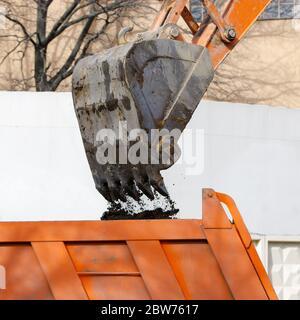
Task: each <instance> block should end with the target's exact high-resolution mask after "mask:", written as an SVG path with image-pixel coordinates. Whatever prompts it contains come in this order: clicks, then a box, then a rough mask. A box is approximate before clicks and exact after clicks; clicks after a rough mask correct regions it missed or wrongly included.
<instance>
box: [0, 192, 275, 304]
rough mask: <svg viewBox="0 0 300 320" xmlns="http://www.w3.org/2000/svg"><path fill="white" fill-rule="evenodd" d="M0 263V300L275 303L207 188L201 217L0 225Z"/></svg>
mask: <svg viewBox="0 0 300 320" xmlns="http://www.w3.org/2000/svg"><path fill="white" fill-rule="evenodd" d="M221 201H222V202H224V203H225V204H226V205H227V206H228V208H229V210H230V212H231V215H232V217H233V222H230V220H229V219H228V218H227V216H226V214H225V211H224V209H223V207H222V205H221ZM0 265H2V266H3V267H4V268H5V270H6V277H5V278H6V289H5V290H0V299H82V300H85V299H277V297H276V294H275V292H274V289H273V287H272V285H271V283H270V280H269V278H268V276H267V274H266V272H265V270H264V268H263V266H262V264H261V262H260V259H259V258H258V256H257V253H256V251H255V248H254V245H253V243H252V241H251V238H250V235H249V233H248V231H247V229H246V227H245V225H244V223H243V220H242V219H241V216H240V214H239V212H238V210H237V208H236V206H235V205H234V203H233V201H232V199H231V198H229V197H228V196H226V195H223V194H219V193H215V192H214V191H213V190H210V189H205V190H204V191H203V219H202V220H131V221H128V220H127V221H120V220H119V221H78V222H77V221H76V222H3V223H0Z"/></svg>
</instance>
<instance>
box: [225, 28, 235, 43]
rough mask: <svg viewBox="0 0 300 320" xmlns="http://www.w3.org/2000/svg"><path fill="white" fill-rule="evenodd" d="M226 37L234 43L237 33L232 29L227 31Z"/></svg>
mask: <svg viewBox="0 0 300 320" xmlns="http://www.w3.org/2000/svg"><path fill="white" fill-rule="evenodd" d="M226 37H227V39H228V40H230V41H232V40H234V39H235V38H236V32H235V30H234V28H232V27H231V28H228V29H227V30H226Z"/></svg>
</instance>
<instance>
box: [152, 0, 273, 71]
mask: <svg viewBox="0 0 300 320" xmlns="http://www.w3.org/2000/svg"><path fill="white" fill-rule="evenodd" d="M199 1H200V0H199ZM270 2H271V0H238V1H237V0H225V1H221V2H220V3H221V4H222V5H219V6H218V7H216V6H215V5H214V4H213V2H212V1H211V0H203V4H204V5H205V6H206V8H207V11H208V12H209V13H210V15H211V18H212V22H210V23H208V25H206V26H204V25H201V24H200V25H198V24H197V23H196V22H195V21H194V19H193V18H192V15H191V13H190V11H189V10H188V3H189V1H188V0H165V1H164V2H163V4H162V8H161V10H160V11H159V13H158V15H157V17H156V18H155V20H154V22H153V24H152V26H151V30H156V29H157V28H159V27H161V26H163V25H166V24H169V23H173V24H177V23H178V20H179V18H180V17H182V18H183V20H184V21H185V22H186V24H187V26H188V27H189V29H190V30H191V31H192V33H193V34H194V37H193V39H192V43H194V44H199V45H202V46H206V47H207V49H208V51H209V53H210V55H211V60H212V63H213V66H214V68H215V69H216V68H217V67H218V66H219V65H220V63H221V62H222V61H223V60H224V59H225V57H226V56H227V55H228V54H229V53H230V51H231V50H232V49H233V48H234V47H235V45H236V44H237V43H238V42H239V41H240V40H241V39H242V37H243V36H244V35H245V33H246V32H247V31H248V30H249V28H250V27H251V26H252V25H253V23H254V22H255V21H256V20H257V18H258V17H259V16H260V14H261V13H262V12H263V11H264V9H265V8H266V6H267V5H268V4H269V3H270ZM226 26H230V27H233V28H234V30H235V32H236V37H235V39H234V40H233V41H227V39H226V37H225V35H224V30H225V28H226ZM196 28H198V29H197V30H196ZM199 30H201V32H200V34H197V33H198V32H197V31H199ZM177 40H181V41H182V40H183V38H182V35H180V36H179V38H178V39H177ZM184 41H185V40H184Z"/></svg>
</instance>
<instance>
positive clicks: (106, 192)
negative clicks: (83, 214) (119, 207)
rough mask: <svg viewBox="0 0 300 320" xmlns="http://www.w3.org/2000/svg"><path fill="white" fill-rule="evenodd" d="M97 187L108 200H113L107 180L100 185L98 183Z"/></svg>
mask: <svg viewBox="0 0 300 320" xmlns="http://www.w3.org/2000/svg"><path fill="white" fill-rule="evenodd" d="M96 189H97V190H98V191H99V192H100V193H101V194H102V195H103V197H104V198H105V199H106V200H107V201H108V202H112V201H113V199H112V197H111V195H110V191H109V188H108V184H107V182H102V183H100V184H99V185H98V184H97V185H96Z"/></svg>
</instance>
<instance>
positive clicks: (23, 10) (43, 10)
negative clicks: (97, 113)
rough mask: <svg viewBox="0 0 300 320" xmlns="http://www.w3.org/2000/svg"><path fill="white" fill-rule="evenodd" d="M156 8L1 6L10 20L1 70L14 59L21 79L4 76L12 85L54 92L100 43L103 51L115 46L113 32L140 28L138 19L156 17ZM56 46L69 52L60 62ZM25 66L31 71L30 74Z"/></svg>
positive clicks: (57, 0)
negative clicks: (125, 26)
mask: <svg viewBox="0 0 300 320" xmlns="http://www.w3.org/2000/svg"><path fill="white" fill-rule="evenodd" d="M152 2H153V1H152ZM152 2H151V1H142V0H72V1H71V0H64V1H62V0H22V1H20V0H13V1H6V0H0V6H1V7H3V8H5V11H3V12H2V16H3V17H4V18H5V20H6V28H5V29H4V30H1V31H2V34H0V41H1V40H2V41H1V47H2V49H1V52H0V66H1V64H4V63H5V62H7V60H8V59H11V61H12V63H13V68H15V67H16V68H18V76H17V77H14V76H12V75H11V74H10V73H9V72H7V73H6V74H5V75H6V76H8V75H9V74H10V77H11V79H9V80H10V81H11V82H12V83H13V82H14V81H15V83H14V85H15V86H16V87H19V88H20V89H25V90H26V89H28V90H30V89H36V90H37V91H55V90H57V89H58V87H59V86H60V85H61V84H62V82H63V81H64V80H65V79H67V78H68V77H70V75H71V74H72V71H73V68H74V66H75V64H76V62H77V61H78V60H79V59H80V58H82V57H84V56H86V55H88V54H89V53H91V51H92V48H93V46H94V45H96V46H97V44H99V43H100V44H101V47H102V48H105V47H108V46H111V45H112V44H113V43H114V41H115V39H116V37H115V35H116V32H114V33H113V31H112V26H116V24H118V25H121V24H122V23H124V21H127V22H128V21H129V20H130V21H132V22H133V23H134V24H138V23H139V22H138V21H140V20H139V18H141V17H143V16H145V15H147V14H148V13H153V12H154V11H153V10H154V9H153V7H151V3H152ZM0 14H1V13H0ZM139 27H141V26H140V25H139ZM112 35H113V36H112ZM58 43H59V44H60V47H64V48H65V52H64V53H63V54H61V56H60V57H57V53H56V50H55V48H56V47H57V45H58ZM4 44H5V45H4ZM54 56H55V59H54ZM25 64H27V67H28V65H29V67H30V71H29V74H28V72H27V73H26V72H25V69H26V68H25ZM14 74H15V73H14ZM5 75H4V76H5Z"/></svg>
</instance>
